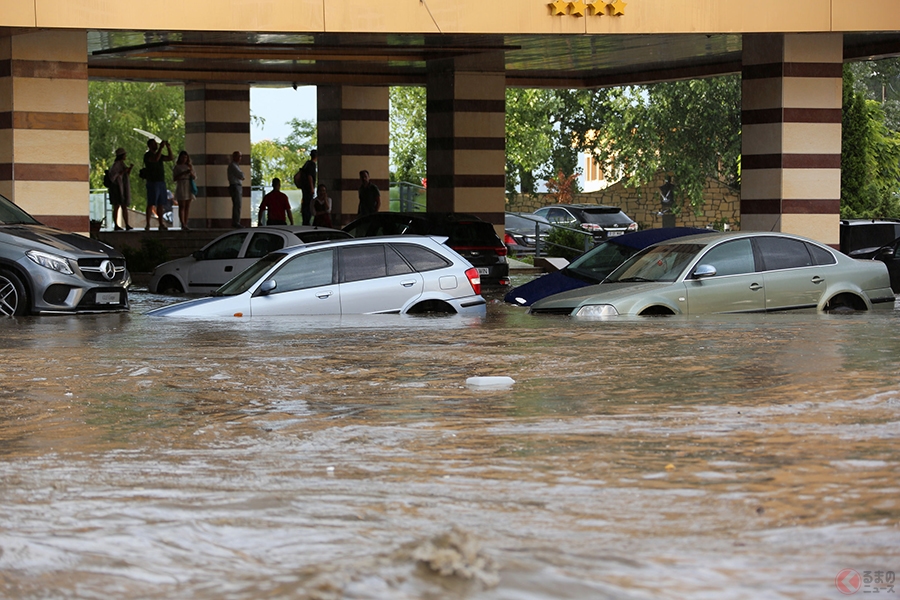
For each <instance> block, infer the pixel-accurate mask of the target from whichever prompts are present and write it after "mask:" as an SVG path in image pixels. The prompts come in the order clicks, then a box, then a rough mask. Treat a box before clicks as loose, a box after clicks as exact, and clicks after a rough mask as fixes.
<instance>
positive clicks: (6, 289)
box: [0, 269, 28, 317]
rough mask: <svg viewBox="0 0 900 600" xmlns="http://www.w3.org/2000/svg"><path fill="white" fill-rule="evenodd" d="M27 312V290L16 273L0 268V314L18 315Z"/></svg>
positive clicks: (7, 315) (4, 315) (6, 315)
mask: <svg viewBox="0 0 900 600" xmlns="http://www.w3.org/2000/svg"><path fill="white" fill-rule="evenodd" d="M27 313H28V291H27V290H26V288H25V284H23V283H22V280H21V279H19V277H18V275H16V274H15V273H13V272H12V271H7V270H6V269H0V316H3V317H19V316H22V315H25V314H27Z"/></svg>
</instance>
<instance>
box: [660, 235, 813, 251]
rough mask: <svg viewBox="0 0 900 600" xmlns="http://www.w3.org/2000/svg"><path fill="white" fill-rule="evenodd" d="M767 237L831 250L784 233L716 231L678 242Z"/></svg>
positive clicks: (712, 241)
mask: <svg viewBox="0 0 900 600" xmlns="http://www.w3.org/2000/svg"><path fill="white" fill-rule="evenodd" d="M765 236H772V237H782V238H789V239H793V240H800V241H803V242H810V243H813V244H818V245H819V246H822V247H825V248H829V246H828V245H827V244H823V243H822V242H819V241H816V240H814V239H811V238H807V237H803V236H802V235H796V234H793V233H783V232H780V231H727V232H721V231H714V232H711V233H703V234H699V235H688V236H685V237H683V238H679V239H678V240H677V243H679V244H681V243H684V244H694V243H701V244H704V245H709V244H717V243H719V242H722V241H725V240H734V239H740V238H751V237H765ZM660 243H665V240H663V242H660Z"/></svg>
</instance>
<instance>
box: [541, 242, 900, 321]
mask: <svg viewBox="0 0 900 600" xmlns="http://www.w3.org/2000/svg"><path fill="white" fill-rule="evenodd" d="M893 306H894V294H893V292H892V291H891V287H890V280H889V278H888V272H887V268H886V267H885V266H884V264H882V263H880V262H877V261H865V260H855V259H852V258H850V257H849V256H847V255H845V254H842V253H840V252H838V251H836V250H833V249H831V248H829V247H828V246H824V245H822V244H820V243H818V242H815V241H813V240H809V239H806V238H802V237H799V236H794V235H789V234H783V233H769V232H759V233H751V232H739V233H722V234H713V235H708V234H707V235H696V236H688V237H683V238H677V239H674V240H669V241H666V242H662V243H659V244H655V245H653V246H650V247H648V248H645V249H644V250H642V251H641V252H639V253H638V254H635V255H634V256H632V257H631V258H629V259H628V260H626V261H625V262H624V263H622V265H620V266H619V267H618V268H617V269H616V270H615V271H613V272H612V273H611V274H610V275H609V277H607V278H606V280H605V281H604V282H603V283H601V284H599V285H593V286H588V287H585V288H581V289H578V290H572V291H568V292H563V293H561V294H555V295H553V296H550V297H548V298H544V299H543V300H539V301H537V302H535V303H534V304H533V305H532V306H531V309H530V311H531V312H532V313H533V314H561V315H572V316H577V317H611V316H616V315H698V314H708V313H742V312H767V311H776V310H797V309H816V310H820V311H831V310H836V309H852V310H870V309H873V308H893Z"/></svg>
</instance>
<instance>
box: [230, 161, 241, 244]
mask: <svg viewBox="0 0 900 600" xmlns="http://www.w3.org/2000/svg"><path fill="white" fill-rule="evenodd" d="M242 157H243V155H242V154H241V153H240V151H238V150H235V151H234V152H232V153H231V162H230V163H229V164H228V191H229V193H230V194H231V226H232V227H235V228H238V227H241V201H242V199H243V197H244V171H242V170H241V158H242Z"/></svg>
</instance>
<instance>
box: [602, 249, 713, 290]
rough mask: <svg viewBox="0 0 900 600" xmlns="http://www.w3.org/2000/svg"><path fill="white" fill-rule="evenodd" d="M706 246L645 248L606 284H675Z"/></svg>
mask: <svg viewBox="0 0 900 600" xmlns="http://www.w3.org/2000/svg"><path fill="white" fill-rule="evenodd" d="M704 246H705V244H659V245H657V246H650V247H649V248H645V249H644V250H642V251H641V252H639V253H638V254H635V255H634V256H632V257H631V258H630V259H628V260H627V261H625V263H623V264H622V266H620V267H619V268H618V269H616V270H615V271H613V272H612V273H611V274H610V276H609V277H607V278H606V280H605V282H604V283H614V282H625V281H653V282H673V281H675V280H676V279H678V276H679V275H681V273H682V271H684V269H685V267H687V266H688V264H689V263H690V262H691V260H693V259H694V257H696V256H697V254H698V253H699V252H700V251H701V250H702V249H703V248H704Z"/></svg>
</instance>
